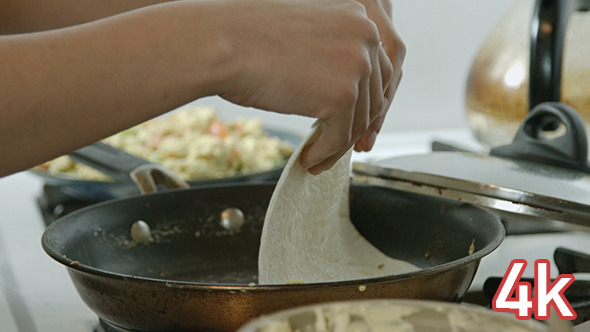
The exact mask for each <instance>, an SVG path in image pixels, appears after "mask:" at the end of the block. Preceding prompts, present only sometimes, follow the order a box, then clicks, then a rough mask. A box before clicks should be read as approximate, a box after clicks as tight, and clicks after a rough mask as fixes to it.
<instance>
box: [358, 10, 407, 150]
mask: <svg viewBox="0 0 590 332" xmlns="http://www.w3.org/2000/svg"><path fill="white" fill-rule="evenodd" d="M358 1H359V2H360V3H362V4H363V5H364V6H365V8H366V10H367V15H368V16H369V18H370V19H371V20H373V22H375V24H376V25H377V28H378V29H379V35H380V37H381V42H382V44H383V48H384V49H385V53H387V56H388V57H389V60H390V61H391V63H392V64H393V76H392V77H391V83H390V84H389V86H388V88H387V90H386V91H385V105H384V107H383V109H382V111H381V113H380V114H379V116H377V118H376V119H375V120H374V121H373V122H372V123H371V125H370V126H369V128H368V129H367V131H366V132H365V133H364V134H363V135H362V136H361V137H360V138H359V140H358V141H357V143H356V144H355V147H354V149H355V151H357V152H361V151H370V150H371V149H372V148H373V145H374V144H375V139H376V137H377V134H378V133H379V131H381V127H382V126H383V122H384V121H385V116H386V115H387V111H388V110H389V108H390V106H391V102H392V101H393V97H394V95H395V93H396V91H397V88H398V86H399V83H400V81H401V78H402V64H403V62H404V58H405V56H406V47H405V45H404V43H403V42H402V40H401V39H400V37H399V35H398V34H397V32H396V31H395V29H394V27H393V22H392V17H391V14H392V9H391V2H390V1H389V0H358Z"/></svg>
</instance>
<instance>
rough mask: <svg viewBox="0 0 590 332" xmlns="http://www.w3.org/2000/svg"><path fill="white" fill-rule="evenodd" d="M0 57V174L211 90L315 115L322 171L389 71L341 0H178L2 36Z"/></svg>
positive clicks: (372, 30) (355, 130) (377, 97)
mask: <svg viewBox="0 0 590 332" xmlns="http://www.w3.org/2000/svg"><path fill="white" fill-rule="evenodd" d="M4 1H6V0H4ZM310 36H313V37H314V38H310ZM0 58H2V59H4V60H5V61H3V62H2V63H1V64H0V77H4V78H6V79H3V80H1V81H0V109H1V110H2V111H1V112H0V142H2V143H0V155H2V156H7V157H6V158H2V159H0V172H1V173H0V176H1V175H6V174H10V173H12V172H16V171H19V170H23V169H26V168H28V167H31V166H33V165H35V164H38V163H40V162H43V161H46V160H49V159H51V158H53V157H56V156H58V155H60V154H64V153H67V152H69V151H72V150H74V149H76V148H79V147H81V146H84V145H87V144H90V143H92V142H94V141H97V140H99V139H101V138H104V137H106V136H108V135H111V134H114V133H116V132H118V131H120V130H122V129H125V128H127V127H130V126H132V125H134V124H137V123H139V122H142V121H144V120H147V119H149V118H151V117H154V116H156V115H159V114H161V113H164V112H166V111H168V110H171V109H174V108H176V107H178V106H181V105H183V104H185V103H187V102H190V101H192V100H195V99H198V98H200V97H204V96H209V95H220V96H221V97H223V98H225V99H228V100H230V101H232V102H235V103H237V104H240V105H244V106H252V107H256V108H260V109H264V110H269V111H275V112H281V113H290V114H299V115H304V116H310V117H316V118H320V119H322V120H323V121H324V124H325V126H324V129H325V131H324V135H323V139H322V137H320V140H318V141H316V143H315V144H314V145H313V146H310V147H309V148H308V149H307V154H305V155H304V156H302V158H303V159H302V164H305V165H307V167H310V171H313V172H317V171H321V170H323V169H326V168H328V167H329V166H331V164H333V163H334V162H335V161H336V160H337V158H339V155H341V153H342V154H343V153H344V151H346V150H347V148H349V147H350V146H352V145H353V144H354V142H356V140H357V139H358V137H360V135H361V134H362V133H364V132H365V131H366V129H367V128H368V126H369V124H370V123H371V122H372V121H373V119H371V117H372V116H373V115H372V114H370V110H371V109H379V110H382V109H383V105H384V103H385V98H384V96H383V95H384V91H386V90H387V87H388V86H389V85H390V83H391V78H392V77H393V69H392V65H391V63H390V61H389V59H388V58H387V56H386V54H385V52H384V51H383V49H382V48H381V46H380V44H379V34H378V31H377V28H376V26H375V24H374V23H373V22H372V21H371V20H370V19H369V18H368V17H367V15H366V11H365V9H364V7H362V6H360V5H359V4H358V3H357V2H356V1H347V0H329V1H321V2H318V1H315V0H289V1H281V0H259V1H257V0H215V1H199V0H193V1H175V2H170V3H166V4H159V5H153V6H147V7H145V8H141V9H138V10H133V11H130V12H127V13H123V14H120V15H115V16H112V17H108V18H105V19H101V20H97V21H94V22H91V23H88V24H82V25H78V26H74V27H70V28H65V29H59V30H53V31H47V32H39V33H31V34H22V35H14V36H0ZM379 114H380V113H379ZM318 142H319V143H318ZM335 158H336V160H335ZM318 165H319V167H316V166H318ZM313 167H316V168H313Z"/></svg>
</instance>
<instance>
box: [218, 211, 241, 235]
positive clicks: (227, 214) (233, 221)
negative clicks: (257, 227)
mask: <svg viewBox="0 0 590 332" xmlns="http://www.w3.org/2000/svg"><path fill="white" fill-rule="evenodd" d="M242 225H244V213H243V212H242V211H241V210H240V209H237V208H227V209H225V210H223V211H221V226H222V227H223V228H225V229H227V230H228V231H236V230H238V229H240V228H241V227H242Z"/></svg>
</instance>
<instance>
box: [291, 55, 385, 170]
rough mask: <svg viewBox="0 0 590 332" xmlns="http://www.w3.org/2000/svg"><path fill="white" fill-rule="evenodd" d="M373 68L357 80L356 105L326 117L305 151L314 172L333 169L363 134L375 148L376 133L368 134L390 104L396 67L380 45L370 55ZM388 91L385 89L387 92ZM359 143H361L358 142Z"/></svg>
mask: <svg viewBox="0 0 590 332" xmlns="http://www.w3.org/2000/svg"><path fill="white" fill-rule="evenodd" d="M367 58H368V59H369V61H368V63H369V64H370V69H369V70H367V74H366V75H363V76H361V79H360V80H359V82H358V89H357V91H358V92H357V94H356V96H355V98H354V99H355V100H356V101H355V104H354V107H353V108H352V109H351V110H350V111H349V112H341V113H335V115H333V116H331V117H329V118H326V119H323V125H324V127H323V133H322V134H321V135H320V137H319V138H318V139H317V140H316V141H314V142H312V143H311V144H309V145H308V146H307V147H305V149H304V150H303V152H302V154H301V157H300V163H301V165H302V166H303V167H305V168H307V169H308V170H309V172H310V173H311V174H319V173H321V172H323V171H324V170H326V169H329V168H331V167H332V166H333V165H334V164H335V163H336V162H337V161H338V159H340V157H342V155H344V153H346V151H348V150H349V149H350V148H351V147H352V146H353V145H355V143H356V142H357V141H358V140H359V138H361V137H365V136H366V138H364V140H363V141H364V143H361V145H360V146H363V147H367V146H368V147H372V146H373V144H374V142H375V138H376V133H377V132H378V131H374V134H375V135H373V136H371V135H369V134H367V132H368V129H369V128H370V126H371V125H372V124H373V123H375V120H377V119H378V118H380V117H381V115H382V113H383V111H384V108H385V107H389V104H390V103H389V102H388V101H387V98H386V91H387V89H388V88H389V87H390V86H391V81H392V77H393V76H394V75H393V66H392V65H391V62H389V58H388V57H387V55H386V54H385V51H384V50H383V48H382V47H381V45H380V44H379V45H377V46H376V47H374V50H373V52H371V53H370V54H367ZM384 91H385V92H384ZM357 145H358V144H357Z"/></svg>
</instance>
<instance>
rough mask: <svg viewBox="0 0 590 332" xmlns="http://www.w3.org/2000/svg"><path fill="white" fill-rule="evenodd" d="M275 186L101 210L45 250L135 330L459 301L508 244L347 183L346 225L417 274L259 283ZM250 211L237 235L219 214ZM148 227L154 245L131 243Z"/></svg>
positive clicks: (461, 214) (462, 209) (483, 229)
mask: <svg viewBox="0 0 590 332" xmlns="http://www.w3.org/2000/svg"><path fill="white" fill-rule="evenodd" d="M273 190H274V183H270V184H268V183H267V184H243V185H242V184H236V185H224V186H211V187H203V188H192V189H182V190H172V191H167V192H160V193H152V194H147V195H144V196H134V197H129V198H124V199H117V200H112V201H109V202H105V203H100V204H97V205H94V206H91V207H88V208H85V209H82V210H79V211H76V212H74V213H71V214H69V215H67V216H65V217H63V218H61V219H59V220H58V221H56V222H54V223H53V224H51V225H50V226H49V227H48V228H47V230H46V231H45V233H44V235H43V239H42V243H43V248H44V249H45V251H46V252H47V253H48V254H49V255H50V256H51V257H53V258H54V259H55V260H57V261H58V262H60V263H62V264H64V265H65V266H66V267H67V268H68V272H69V274H70V277H71V278H72V280H73V282H74V285H75V287H76V288H77V290H78V292H79V294H80V296H81V297H82V299H83V300H84V302H85V303H86V304H87V305H88V306H89V307H90V308H91V309H92V310H93V311H94V312H96V313H97V314H98V316H100V317H101V319H103V320H104V321H106V322H107V323H108V324H111V325H113V326H119V327H124V328H127V329H132V330H141V331H207V330H208V331H233V330H235V329H237V328H238V327H239V326H241V325H243V324H244V323H246V322H247V321H249V320H251V319H252V318H254V317H257V316H259V315H261V314H266V313H270V312H274V311H277V310H281V309H286V308H290V307H294V306H299V305H304V304H310V303H319V302H326V301H334V300H350V299H363V298H422V299H433V300H444V301H459V300H461V298H462V297H463V295H464V294H465V293H466V291H467V289H468V288H469V286H470V284H471V281H472V280H473V277H474V275H475V273H476V270H477V267H478V264H479V262H480V260H481V258H482V257H484V256H485V255H487V254H489V253H490V252H491V251H493V250H494V249H495V248H496V247H497V246H498V245H499V244H500V243H501V241H502V240H503V237H504V228H503V226H502V224H501V222H500V221H499V219H498V218H497V217H496V216H494V215H492V214H490V213H487V212H485V211H483V210H481V209H479V208H476V207H474V206H471V205H467V204H461V203H459V202H454V201H450V200H443V199H440V198H434V197H427V196H423V195H416V194H411V193H403V192H397V191H393V190H390V189H383V188H376V187H365V186H357V185H353V186H352V187H351V218H352V220H353V222H354V223H355V225H356V226H357V228H358V230H359V231H360V232H361V233H362V234H363V235H364V236H365V237H366V238H367V239H368V240H369V241H371V242H372V243H373V244H374V245H375V246H377V247H378V248H379V249H381V250H382V251H383V252H384V253H386V254H388V255H390V256H392V257H395V258H400V259H404V260H407V261H410V262H412V263H414V264H416V265H418V266H420V267H422V268H423V270H420V271H416V272H411V273H406V274H402V275H393V276H388V277H380V278H373V279H366V280H351V281H345V282H332V283H318V284H305V285H272V286H265V285H257V284H256V282H257V279H256V275H257V258H258V248H259V243H260V235H261V229H262V223H263V220H264V214H265V210H266V208H267V204H268V202H269V200H270V197H271V195H272V192H273ZM227 207H237V208H239V209H241V210H242V211H243V212H244V214H245V216H246V223H245V224H244V226H243V227H242V229H241V230H240V231H238V232H235V231H228V230H225V229H224V228H223V227H222V226H220V224H219V215H220V211H222V210H223V209H225V208H227ZM138 219H142V220H145V221H146V222H147V223H148V224H149V225H150V226H151V228H152V231H153V232H154V235H158V236H159V237H157V239H158V240H157V241H156V242H153V243H150V244H148V245H137V246H129V245H128V241H129V239H130V238H129V229H130V225H131V224H132V223H133V222H134V221H136V220H138Z"/></svg>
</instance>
